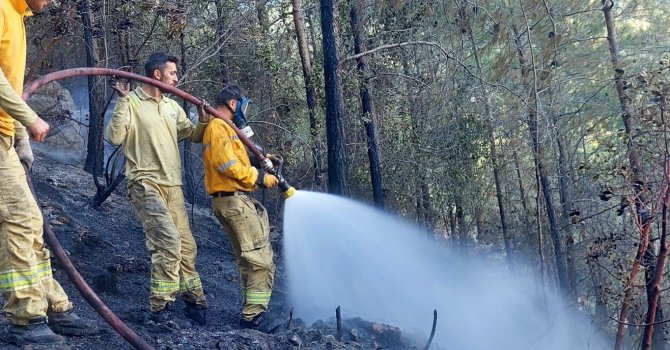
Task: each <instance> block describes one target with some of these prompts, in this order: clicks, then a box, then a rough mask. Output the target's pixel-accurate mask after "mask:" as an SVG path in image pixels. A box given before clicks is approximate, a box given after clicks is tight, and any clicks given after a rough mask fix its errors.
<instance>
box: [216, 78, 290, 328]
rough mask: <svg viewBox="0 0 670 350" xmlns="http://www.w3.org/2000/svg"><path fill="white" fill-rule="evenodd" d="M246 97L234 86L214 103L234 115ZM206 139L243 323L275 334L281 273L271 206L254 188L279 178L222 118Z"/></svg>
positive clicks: (223, 91) (217, 203)
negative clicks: (256, 163)
mask: <svg viewBox="0 0 670 350" xmlns="http://www.w3.org/2000/svg"><path fill="white" fill-rule="evenodd" d="M242 101H246V98H244V93H243V92H242V90H241V89H240V88H239V87H237V86H234V85H233V86H228V87H226V88H224V89H223V90H222V91H221V92H220V93H219V95H218V96H217V98H216V102H215V105H214V107H215V108H216V109H217V110H218V111H219V112H221V113H222V114H223V115H224V116H225V117H226V118H228V119H229V120H232V119H233V117H234V115H235V113H243V112H244V110H245V108H244V106H242ZM203 144H204V159H203V160H204V163H205V188H206V190H207V193H208V194H209V195H211V196H212V197H213V198H212V206H213V210H214V214H215V215H216V217H217V218H218V219H219V222H220V223H221V225H222V226H223V227H224V229H225V230H226V233H227V234H228V238H229V240H230V243H231V245H232V247H233V251H234V252H235V257H236V259H237V267H238V270H239V272H240V284H241V290H242V294H243V295H242V298H243V305H242V317H241V319H240V326H241V327H243V328H251V329H256V330H260V331H264V332H268V333H270V332H272V331H274V330H275V329H276V328H277V327H278V326H279V325H280V323H278V322H277V319H273V318H272V317H270V316H269V314H268V313H267V310H268V304H269V303H270V296H271V295H272V286H273V283H274V272H275V265H274V262H273V260H272V257H273V254H272V246H271V245H270V241H269V234H270V225H269V223H268V213H267V210H266V209H265V208H264V207H263V205H261V204H260V203H259V202H258V201H256V200H255V199H254V198H253V197H251V194H250V192H251V191H253V190H255V189H256V188H257V187H258V186H261V187H265V188H270V187H274V186H276V185H277V183H278V182H279V180H278V179H277V178H276V177H275V176H274V175H272V174H267V173H264V171H263V170H262V169H258V168H255V167H253V166H251V163H250V160H249V156H248V155H247V150H246V148H245V147H244V144H242V142H241V141H240V139H239V138H238V136H237V135H236V134H235V132H234V131H233V129H232V128H231V127H230V126H229V125H228V124H227V123H226V122H225V121H223V120H221V119H216V118H213V119H212V120H211V121H210V122H209V125H208V126H207V129H206V130H205V136H204V138H203Z"/></svg>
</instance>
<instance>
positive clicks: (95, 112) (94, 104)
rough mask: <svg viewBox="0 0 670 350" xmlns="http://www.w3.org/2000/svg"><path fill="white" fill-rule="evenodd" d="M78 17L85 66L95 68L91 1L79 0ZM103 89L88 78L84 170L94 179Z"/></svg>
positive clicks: (98, 168)
mask: <svg viewBox="0 0 670 350" xmlns="http://www.w3.org/2000/svg"><path fill="white" fill-rule="evenodd" d="M79 15H80V16H81V22H82V25H83V29H84V43H85V45H86V65H87V66H88V67H96V66H97V65H98V63H99V62H100V55H99V51H98V44H97V41H96V39H95V35H94V27H95V24H94V18H95V15H94V12H93V8H92V6H91V0H80V2H79ZM103 94H104V91H103V88H102V84H101V80H100V79H99V78H96V77H93V76H89V77H88V115H89V122H88V143H87V150H86V151H87V152H86V162H85V165H84V170H86V171H87V172H89V173H91V174H93V176H94V177H97V176H101V175H102V165H103V159H104V153H105V152H104V144H103V133H104V130H103V129H104V127H105V118H104V114H103V113H104V111H102V113H101V111H100V107H101V105H102V103H101V102H100V101H101V99H102V98H103Z"/></svg>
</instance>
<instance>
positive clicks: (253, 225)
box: [212, 193, 275, 321]
mask: <svg viewBox="0 0 670 350" xmlns="http://www.w3.org/2000/svg"><path fill="white" fill-rule="evenodd" d="M212 205H213V209H214V215H216V217H217V218H218V219H219V222H220V223H221V225H222V226H223V228H224V229H225V230H226V233H227V234H228V239H229V240H230V244H231V245H232V247H233V251H234V253H235V258H236V259H237V268H238V270H239V272H240V288H241V290H242V297H243V305H242V317H243V318H244V319H245V320H247V321H250V320H251V319H253V318H254V317H255V316H256V315H258V314H260V313H261V312H264V311H266V310H267V309H268V305H269V304H270V296H271V295H272V286H273V284H274V276H275V265H274V262H273V260H272V246H271V245H270V236H269V235H270V224H269V222H268V213H267V210H266V209H265V207H263V205H261V204H260V203H259V202H258V201H256V200H255V199H254V198H252V197H251V196H247V195H244V194H241V195H238V193H236V194H235V195H234V196H229V197H214V198H213V202H212Z"/></svg>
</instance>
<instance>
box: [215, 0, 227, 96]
mask: <svg viewBox="0 0 670 350" xmlns="http://www.w3.org/2000/svg"><path fill="white" fill-rule="evenodd" d="M226 14H227V12H226V4H225V0H216V37H217V39H219V40H221V37H222V36H224V35H225V31H226V27H225V24H226V19H227V18H228V17H227V16H226ZM217 56H218V58H219V76H220V77H221V82H222V83H223V84H227V83H228V80H229V77H228V75H229V72H228V68H227V66H228V64H227V62H226V51H225V48H224V47H222V48H221V49H220V50H219V53H218V55H217Z"/></svg>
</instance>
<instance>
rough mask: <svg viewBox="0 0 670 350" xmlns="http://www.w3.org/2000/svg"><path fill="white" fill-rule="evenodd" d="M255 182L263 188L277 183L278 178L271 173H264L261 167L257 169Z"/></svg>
mask: <svg viewBox="0 0 670 350" xmlns="http://www.w3.org/2000/svg"><path fill="white" fill-rule="evenodd" d="M256 184H258V186H261V187H263V188H272V187H275V186H277V185H278V184H279V179H278V178H277V177H276V176H274V175H272V174H268V173H266V172H265V171H263V169H258V179H257V180H256Z"/></svg>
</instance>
